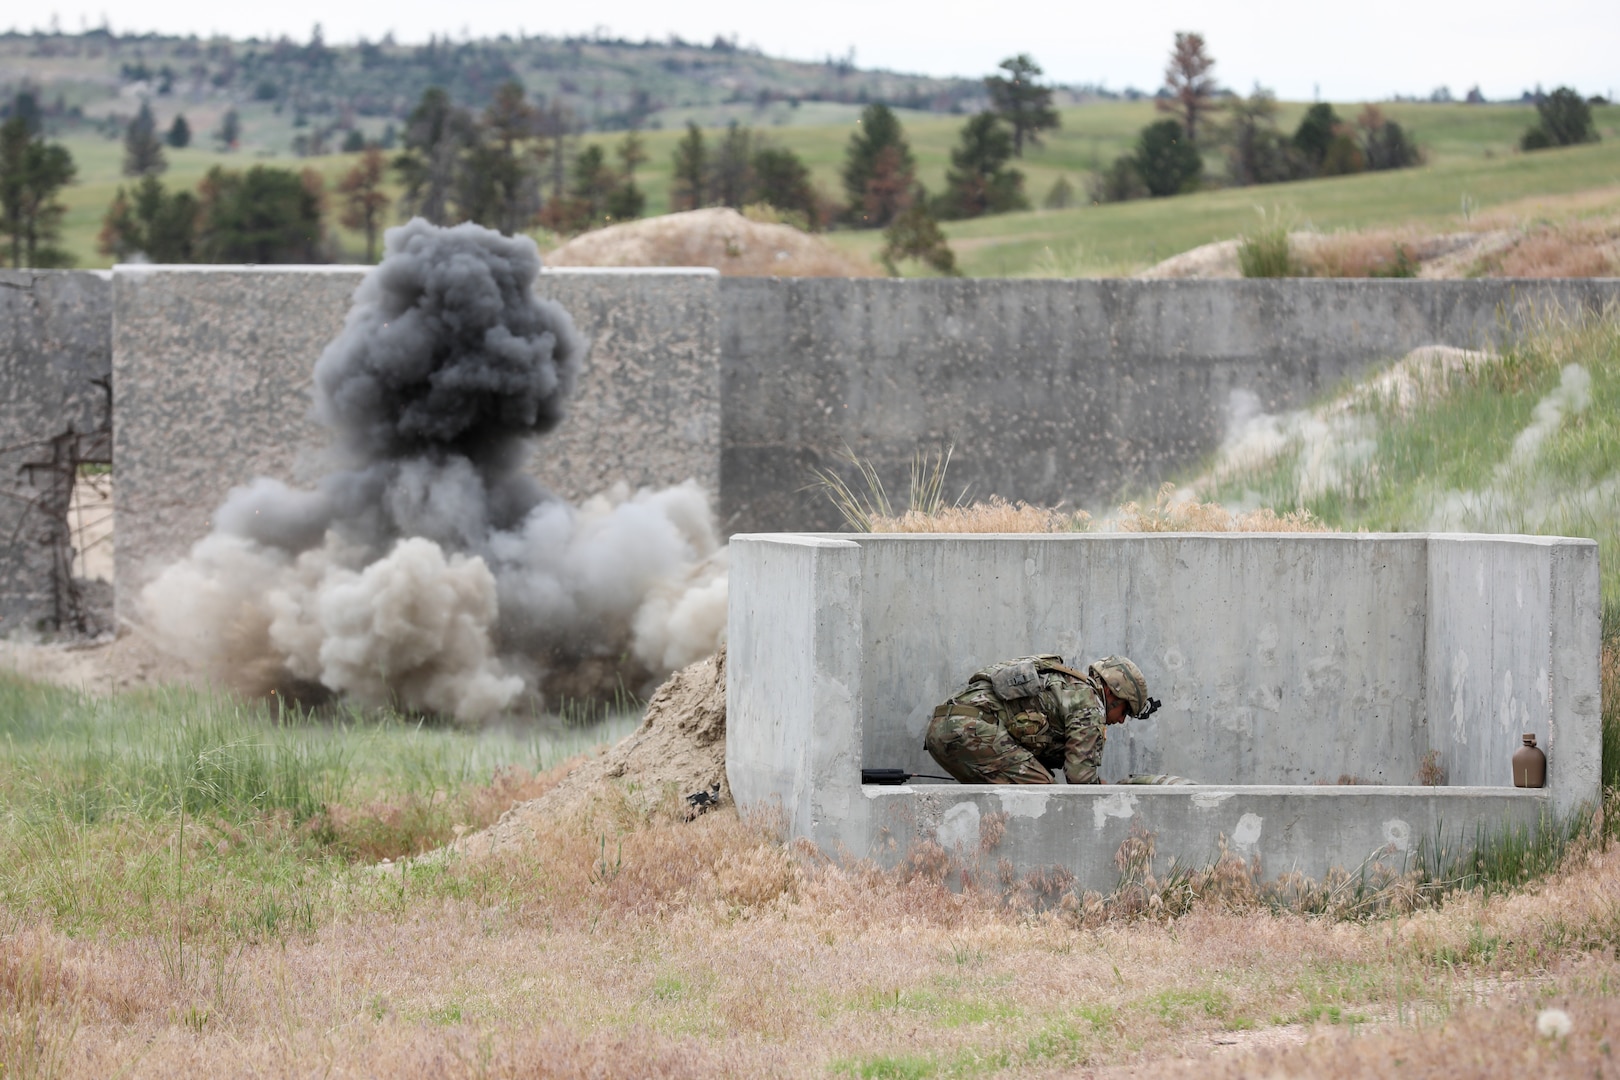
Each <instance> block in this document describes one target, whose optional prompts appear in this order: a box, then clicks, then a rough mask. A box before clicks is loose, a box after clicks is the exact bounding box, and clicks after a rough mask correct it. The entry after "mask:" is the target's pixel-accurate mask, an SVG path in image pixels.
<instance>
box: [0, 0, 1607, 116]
mask: <svg viewBox="0 0 1620 1080" xmlns="http://www.w3.org/2000/svg"><path fill="white" fill-rule="evenodd" d="M21 6H22V5H20V4H19V5H15V6H12V11H13V13H14V14H13V15H12V16H11V20H8V21H13V25H15V27H16V28H17V29H21V30H30V29H35V28H44V27H45V26H47V25H48V22H49V20H50V19H51V18H52V16H53V15H54V16H55V17H56V18H57V19H58V20H59V24H60V26H61V27H62V29H64V30H69V31H73V30H78V29H80V28H81V27H82V26H96V25H100V24H101V23H102V21H103V18H105V19H106V20H107V21H108V23H109V24H110V25H111V26H112V27H113V29H114V30H116V31H118V32H120V33H124V32H136V33H138V32H142V31H147V30H157V31H163V32H167V33H179V34H186V33H196V34H199V35H205V36H206V35H208V34H210V33H214V32H219V33H225V34H229V35H231V36H233V37H247V36H250V35H258V36H261V37H262V36H266V35H272V36H279V35H282V34H285V35H287V36H289V37H292V38H294V39H296V40H300V41H302V40H306V39H307V38H308V37H309V33H310V28H311V27H312V26H313V25H314V24H315V23H317V22H319V23H321V24H323V27H324V32H325V36H326V39H327V41H328V42H334V43H335V42H351V41H354V40H355V39H357V38H359V37H361V36H365V37H369V38H372V39H376V38H378V37H381V36H382V35H383V34H384V33H386V32H388V31H390V30H391V31H393V33H394V36H395V38H396V39H397V40H399V41H402V42H414V41H425V40H426V39H427V38H428V37H429V35H432V34H439V35H445V34H448V35H450V36H452V37H460V36H462V35H464V34H466V35H471V36H473V37H482V36H494V35H497V34H501V33H510V34H516V33H518V32H519V31H520V30H521V31H523V32H527V33H530V34H540V33H543V34H550V35H556V36H561V35H578V34H590V33H592V32H593V31H595V30H597V29H598V28H600V29H603V30H605V31H606V32H608V33H609V34H611V35H613V36H622V37H628V38H631V39H635V40H640V39H642V38H646V37H652V38H658V39H662V38H665V37H667V36H669V35H670V34H679V35H680V36H681V37H683V38H686V39H687V40H689V41H705V42H707V41H710V40H712V39H713V38H714V36H715V35H716V34H724V35H726V36H730V35H733V34H735V35H737V38H738V41H739V43H740V44H743V45H757V46H759V47H760V48H761V49H763V50H764V51H765V52H767V53H769V54H771V55H774V56H784V57H792V58H796V59H807V60H820V59H823V58H825V57H826V56H828V55H836V56H843V55H846V54H847V53H848V52H849V51H850V50H851V49H854V50H855V61H856V63H857V64H859V65H860V66H861V67H880V68H889V69H892V70H895V71H904V72H915V73H921V74H930V75H966V76H974V77H976V76H980V75H983V74H984V73H986V72H987V71H989V70H991V69H992V68H994V66H995V64H996V63H997V62H998V61H999V60H1001V59H1002V58H1004V57H1006V56H1008V55H1011V54H1012V53H1016V52H1029V53H1031V54H1032V55H1034V57H1035V59H1036V60H1037V61H1038V62H1039V63H1040V64H1041V65H1042V66H1043V67H1044V68H1045V69H1046V73H1047V77H1048V78H1049V79H1052V80H1055V81H1058V82H1066V83H1082V82H1100V83H1103V84H1105V85H1107V86H1109V87H1112V88H1115V89H1122V88H1124V87H1125V86H1136V87H1139V88H1142V89H1149V90H1150V89H1153V88H1155V87H1157V86H1158V84H1159V83H1160V81H1161V79H1162V72H1163V68H1164V57H1165V54H1166V52H1167V49H1168V46H1169V43H1170V40H1171V35H1172V34H1173V33H1174V32H1175V31H1177V30H1195V31H1198V32H1201V33H1202V34H1203V35H1204V37H1205V39H1206V41H1207V42H1208V44H1209V49H1210V52H1211V53H1212V55H1214V57H1215V59H1216V69H1215V73H1216V75H1217V77H1218V78H1219V79H1220V80H1221V82H1222V83H1223V84H1224V85H1227V86H1231V87H1233V88H1235V89H1239V90H1245V91H1246V90H1248V89H1249V88H1250V87H1251V86H1252V85H1253V84H1254V83H1255V82H1256V81H1257V80H1258V81H1259V82H1260V83H1262V84H1263V85H1265V86H1268V87H1270V88H1272V89H1274V90H1275V91H1277V93H1278V94H1279V95H1281V96H1282V97H1285V98H1293V99H1298V98H1309V97H1312V96H1313V95H1315V94H1317V93H1320V95H1321V96H1322V97H1324V98H1330V99H1334V100H1358V99H1365V98H1381V97H1388V96H1390V95H1393V94H1396V93H1402V94H1428V93H1429V91H1431V90H1433V89H1434V88H1435V87H1437V86H1442V85H1445V86H1449V87H1450V88H1451V90H1452V92H1453V93H1454V94H1457V95H1458V96H1461V95H1462V94H1463V93H1464V92H1466V91H1467V89H1468V88H1469V87H1471V86H1474V85H1476V84H1477V85H1478V86H1480V87H1481V88H1482V89H1483V90H1484V91H1485V94H1486V96H1487V97H1491V98H1501V97H1509V96H1517V95H1518V93H1519V92H1520V91H1521V90H1525V89H1527V88H1531V87H1534V86H1535V85H1536V84H1537V83H1540V84H1542V85H1543V86H1546V87H1548V88H1551V87H1553V86H1556V85H1559V84H1570V85H1573V86H1575V87H1576V88H1577V89H1579V90H1580V91H1581V92H1582V93H1583V94H1588V95H1590V94H1594V93H1603V94H1609V93H1610V91H1611V90H1613V89H1620V3H1617V2H1616V0H1535V2H1525V0H1478V2H1474V3H1461V2H1456V0H1453V2H1450V3H1441V2H1438V0H1363V2H1361V3H1353V4H1345V3H1340V4H1323V3H1310V2H1308V0H1306V2H1302V0H1239V2H1235V3H1233V2H1229V3H1215V4H1211V3H1207V2H1204V3H1193V2H1191V0H1168V2H1158V3H1142V2H1136V3H1117V2H1114V3H1106V4H1104V3H1098V2H1095V0H1093V2H1091V3H1084V2H1082V3H1072V2H1071V3H1062V4H1058V3H1025V4H1005V5H1001V4H986V3H984V2H983V0H973V2H969V0H812V2H808V3H782V2H781V0H777V2H775V3H772V2H770V0H688V2H686V3H678V2H677V3H671V2H669V0H595V2H592V3H584V4H568V5H548V4H544V3H540V4H535V3H522V2H518V0H475V2H473V3H468V4H459V5H458V4H446V3H444V2H442V0H435V2H432V3H430V2H427V0H389V2H386V3H384V2H381V0H349V2H347V3H342V4H333V3H331V2H330V0H277V2H276V3H272V4H270V5H268V6H264V7H261V6H260V5H258V4H254V3H230V2H226V3H222V2H220V0H145V2H142V3H124V4H119V3H111V4H98V5H96V6H93V7H90V6H50V5H40V6H37V7H34V6H30V7H29V9H28V10H29V11H30V12H32V13H33V15H32V19H33V21H32V22H29V21H24V20H23V19H22V18H19V16H18V15H16V14H15V12H17V11H18V10H19V8H21ZM992 15H993V16H997V18H992V17H991V16H992Z"/></svg>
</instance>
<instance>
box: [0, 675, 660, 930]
mask: <svg viewBox="0 0 1620 1080" xmlns="http://www.w3.org/2000/svg"><path fill="white" fill-rule="evenodd" d="M633 722H634V717H621V718H618V719H616V720H613V721H610V722H607V723H604V724H600V725H597V726H594V727H586V728H579V727H575V728H564V727H560V726H558V725H555V724H553V725H551V726H549V727H543V726H540V725H538V724H537V725H536V726H535V727H534V728H533V729H532V730H529V731H493V732H486V733H483V734H475V733H470V732H466V731H462V730H460V729H456V728H451V727H438V726H429V725H426V724H423V723H420V722H418V721H416V720H414V719H411V718H406V717H402V716H399V715H397V714H393V713H378V714H361V713H358V712H339V713H336V714H334V715H331V716H310V715H307V714H302V713H293V712H284V711H280V710H277V709H275V708H274V707H273V706H269V705H261V704H249V703H243V702H241V701H239V700H237V699H234V698H228V697H222V696H215V695H211V694H204V693H199V692H195V691H189V690H169V689H165V690H152V691H140V692H134V693H127V694H121V695H118V696H116V697H92V696H89V695H85V694H82V693H78V692H74V691H68V690H62V689H59V688H55V687H50V686H45V685H41V684H37V683H31V682H27V681H24V680H22V679H19V678H17V677H15V676H11V675H0V738H3V744H0V905H3V906H4V907H5V908H6V909H7V910H9V911H12V912H13V913H18V914H20V913H23V912H32V913H35V914H41V915H46V916H48V917H49V918H50V919H51V920H52V922H53V923H54V924H55V925H56V926H57V927H58V928H60V929H63V930H65V931H68V932H70V933H93V932H97V931H102V930H107V931H111V932H113V933H124V932H138V931H139V930H140V929H141V928H143V927H150V926H151V925H153V924H154V922H156V923H157V924H159V925H162V924H163V923H164V921H165V920H169V919H173V920H177V921H178V922H179V923H180V924H181V925H184V926H186V927H188V928H189V929H188V934H193V935H195V934H201V935H203V936H205V937H213V938H215V939H222V940H253V939H257V938H262V937H265V936H270V937H275V936H279V935H282V934H285V933H289V932H295V931H299V930H312V929H314V928H315V927H316V926H317V925H319V924H321V923H323V922H325V921H326V920H327V919H328V918H330V917H331V916H332V915H333V914H334V913H335V912H336V911H338V910H340V909H341V907H342V906H343V901H342V897H343V895H344V890H342V889H339V888H338V886H339V884H340V883H343V882H348V883H350V885H351V886H352V884H353V882H354V881H355V880H357V879H355V877H354V875H355V874H356V873H361V874H362V875H364V873H365V870H364V868H365V867H367V866H369V865H370V864H371V863H372V862H373V861H374V860H375V859H377V858H379V857H399V856H404V855H411V854H416V853H418V852H421V851H425V850H430V849H432V848H435V847H438V846H440V845H442V844H443V843H445V842H446V841H448V840H449V839H450V838H451V837H452V836H453V835H454V834H455V831H456V827H457V826H458V825H463V824H464V823H465V821H466V820H467V819H468V815H469V813H470V812H471V811H472V809H473V806H472V802H471V801H470V800H472V799H473V798H474V797H475V796H476V795H477V794H478V793H479V792H480V791H481V790H483V789H487V786H488V785H490V784H491V783H492V781H494V782H496V783H498V782H499V780H500V775H501V774H500V771H501V770H503V769H510V770H526V771H527V772H529V773H533V772H534V771H538V770H543V769H546V768H549V767H550V766H552V765H554V764H556V763H557V762H559V761H561V760H563V759H565V758H567V757H569V756H572V755H573V754H575V753H578V752H580V751H581V750H583V749H586V748H588V747H589V746H592V745H596V744H598V743H599V742H601V741H602V740H604V739H606V738H617V737H618V736H621V735H623V734H625V733H626V732H627V731H628V729H629V727H630V726H631V725H632V724H633ZM439 874H442V870H441V869H439V868H437V867H432V866H422V867H416V868H412V870H411V871H409V874H408V875H407V872H406V871H404V870H402V871H401V875H400V879H399V884H398V886H397V888H398V889H399V890H400V891H401V892H403V890H404V889H405V888H407V887H408V886H410V885H416V886H432V885H434V884H435V881H436V875H439ZM390 887H395V886H394V885H392V884H391V885H390Z"/></svg>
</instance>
